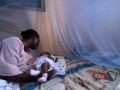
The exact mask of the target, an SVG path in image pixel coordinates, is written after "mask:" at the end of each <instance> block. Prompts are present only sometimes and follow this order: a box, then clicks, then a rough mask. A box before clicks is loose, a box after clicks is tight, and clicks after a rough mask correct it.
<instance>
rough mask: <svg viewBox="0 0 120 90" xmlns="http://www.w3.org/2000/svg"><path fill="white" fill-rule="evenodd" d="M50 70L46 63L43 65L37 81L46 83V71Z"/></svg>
mask: <svg viewBox="0 0 120 90" xmlns="http://www.w3.org/2000/svg"><path fill="white" fill-rule="evenodd" d="M49 68H50V65H49V64H48V63H43V64H42V66H41V70H42V77H41V78H39V79H38V81H39V82H46V80H47V77H48V69H49Z"/></svg>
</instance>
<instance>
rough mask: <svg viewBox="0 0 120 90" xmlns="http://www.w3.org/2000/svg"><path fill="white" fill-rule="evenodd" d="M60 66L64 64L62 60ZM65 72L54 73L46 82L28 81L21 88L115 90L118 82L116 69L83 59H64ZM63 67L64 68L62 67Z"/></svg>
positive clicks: (29, 89) (119, 76) (36, 89)
mask: <svg viewBox="0 0 120 90" xmlns="http://www.w3.org/2000/svg"><path fill="white" fill-rule="evenodd" d="M61 62H63V64H62V66H64V65H65V62H64V60H61ZM66 62H67V63H66V74H58V73H57V74H55V75H54V76H53V77H52V78H51V79H50V80H49V81H48V82H46V83H38V82H35V83H30V84H27V85H26V84H24V85H23V86H24V87H23V86H21V89H22V90H115V87H117V85H118V84H119V83H120V72H119V71H118V70H116V69H110V68H105V67H101V66H97V65H95V64H93V63H91V62H88V61H83V60H73V61H66ZM64 69H65V68H64ZM63 71H64V70H63Z"/></svg>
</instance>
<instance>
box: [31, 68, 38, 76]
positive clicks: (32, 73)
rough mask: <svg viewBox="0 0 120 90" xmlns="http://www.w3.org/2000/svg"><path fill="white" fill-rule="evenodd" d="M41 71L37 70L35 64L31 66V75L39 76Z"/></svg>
mask: <svg viewBox="0 0 120 90" xmlns="http://www.w3.org/2000/svg"><path fill="white" fill-rule="evenodd" d="M39 73H40V70H36V69H35V66H32V67H31V68H30V75H31V76H37V75H38V74H39Z"/></svg>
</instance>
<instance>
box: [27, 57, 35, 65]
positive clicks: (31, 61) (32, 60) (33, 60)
mask: <svg viewBox="0 0 120 90" xmlns="http://www.w3.org/2000/svg"><path fill="white" fill-rule="evenodd" d="M35 61H36V58H31V59H29V61H28V64H32V63H34V62H35Z"/></svg>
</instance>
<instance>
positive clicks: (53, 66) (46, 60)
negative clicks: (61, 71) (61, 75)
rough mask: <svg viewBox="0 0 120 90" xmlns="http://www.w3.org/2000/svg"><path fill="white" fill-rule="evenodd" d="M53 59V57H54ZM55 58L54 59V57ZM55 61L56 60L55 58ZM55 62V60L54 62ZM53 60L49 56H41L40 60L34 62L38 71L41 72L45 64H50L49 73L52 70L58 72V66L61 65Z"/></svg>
mask: <svg viewBox="0 0 120 90" xmlns="http://www.w3.org/2000/svg"><path fill="white" fill-rule="evenodd" d="M52 57H53V56H52ZM53 58H54V57H53ZM54 59H55V58H54ZM54 61H55V60H54ZM54 61H53V60H51V59H49V58H48V57H47V56H41V57H39V58H37V59H36V61H35V62H34V64H33V65H34V66H35V67H36V69H37V70H40V71H42V70H41V65H42V64H43V63H49V65H50V68H49V69H48V71H50V70H55V71H58V65H59V63H58V62H56V63H55V62H54Z"/></svg>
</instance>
